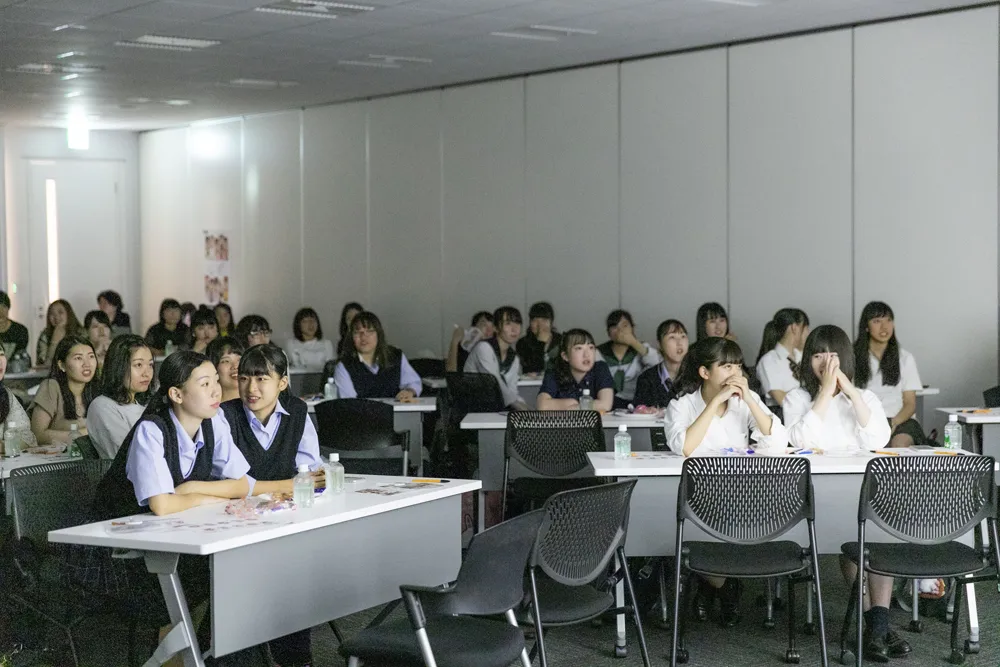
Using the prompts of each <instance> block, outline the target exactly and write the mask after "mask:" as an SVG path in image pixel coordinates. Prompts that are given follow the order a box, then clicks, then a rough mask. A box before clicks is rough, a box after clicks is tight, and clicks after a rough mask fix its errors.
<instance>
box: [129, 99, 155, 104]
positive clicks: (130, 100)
mask: <svg viewBox="0 0 1000 667" xmlns="http://www.w3.org/2000/svg"><path fill="white" fill-rule="evenodd" d="M125 101H126V102H131V103H132V104H146V103H148V102H149V98H148V97H130V98H128V99H127V100H125Z"/></svg>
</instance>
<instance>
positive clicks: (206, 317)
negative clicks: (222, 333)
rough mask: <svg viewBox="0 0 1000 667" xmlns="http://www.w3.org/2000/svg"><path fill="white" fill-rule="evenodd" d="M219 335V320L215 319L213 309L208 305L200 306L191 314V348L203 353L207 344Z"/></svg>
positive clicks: (206, 348)
mask: <svg viewBox="0 0 1000 667" xmlns="http://www.w3.org/2000/svg"><path fill="white" fill-rule="evenodd" d="M218 337H219V322H218V320H216V319H215V311H213V310H212V309H211V308H209V307H208V306H201V307H199V308H198V310H196V311H195V312H194V315H192V316H191V350H192V351H193V352H197V353H199V354H205V353H206V350H208V345H209V343H211V342H212V341H213V340H215V339H216V338H218Z"/></svg>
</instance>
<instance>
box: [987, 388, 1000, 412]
mask: <svg viewBox="0 0 1000 667" xmlns="http://www.w3.org/2000/svg"><path fill="white" fill-rule="evenodd" d="M983 405H985V406H986V407H988V408H1000V386H997V387H990V388H989V389H987V390H986V391H984V392H983Z"/></svg>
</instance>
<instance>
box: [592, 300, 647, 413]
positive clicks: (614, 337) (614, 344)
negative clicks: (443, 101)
mask: <svg viewBox="0 0 1000 667" xmlns="http://www.w3.org/2000/svg"><path fill="white" fill-rule="evenodd" d="M607 327H608V338H609V339H610V340H608V341H607V342H606V343H602V344H601V346H600V347H599V348H597V351H598V352H600V353H601V358H602V359H603V360H604V361H605V362H606V363H607V364H608V369H609V370H610V371H611V377H613V378H614V380H615V408H625V407H628V404H629V403H631V402H632V400H633V399H634V398H635V383H636V380H638V379H639V375H640V374H641V373H642V372H643V371H644V370H646V369H647V368H651V367H653V366H655V365H656V364H658V363H660V361H661V360H660V353H659V352H657V351H656V348H655V347H653V346H652V345H650V344H649V343H643V342H642V341H641V340H639V339H638V338H636V337H635V321H634V320H633V319H632V314H631V313H629V312H628V311H627V310H613V311H611V313H610V314H609V315H608V319H607Z"/></svg>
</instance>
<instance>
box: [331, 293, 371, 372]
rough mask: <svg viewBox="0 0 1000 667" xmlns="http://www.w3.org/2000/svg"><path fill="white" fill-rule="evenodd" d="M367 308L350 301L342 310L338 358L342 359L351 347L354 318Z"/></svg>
mask: <svg viewBox="0 0 1000 667" xmlns="http://www.w3.org/2000/svg"><path fill="white" fill-rule="evenodd" d="M364 309H365V307H364V306H362V305H361V304H360V303H358V302H357V301H350V302H348V303H345V304H344V307H343V308H341V309H340V326H339V329H338V330H339V331H340V340H339V341H337V358H338V359H339V358H341V357H342V356H344V355H345V354H347V351H348V350H349V349H350V347H351V322H352V321H353V320H354V316H355V315H357V314H358V313H361V312H364Z"/></svg>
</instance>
